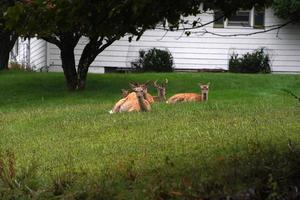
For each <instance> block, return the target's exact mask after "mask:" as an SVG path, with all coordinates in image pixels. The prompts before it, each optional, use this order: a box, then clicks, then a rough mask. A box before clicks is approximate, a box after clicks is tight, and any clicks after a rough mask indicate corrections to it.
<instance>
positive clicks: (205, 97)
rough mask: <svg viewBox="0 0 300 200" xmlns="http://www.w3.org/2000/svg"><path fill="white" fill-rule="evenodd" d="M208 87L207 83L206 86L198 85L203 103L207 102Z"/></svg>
mask: <svg viewBox="0 0 300 200" xmlns="http://www.w3.org/2000/svg"><path fill="white" fill-rule="evenodd" d="M209 85H210V83H207V84H202V83H199V86H200V88H201V93H202V97H203V100H205V101H206V100H208V90H209Z"/></svg>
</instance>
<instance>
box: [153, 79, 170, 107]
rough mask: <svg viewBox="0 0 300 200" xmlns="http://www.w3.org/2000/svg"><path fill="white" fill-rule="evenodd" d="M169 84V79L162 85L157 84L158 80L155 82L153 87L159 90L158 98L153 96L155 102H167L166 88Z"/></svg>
mask: <svg viewBox="0 0 300 200" xmlns="http://www.w3.org/2000/svg"><path fill="white" fill-rule="evenodd" d="M167 84H168V79H166V80H165V82H163V83H162V84H161V85H159V84H157V80H156V81H154V83H153V85H154V87H155V88H156V90H157V96H153V99H154V101H155V102H162V101H166V100H167V99H166V87H167Z"/></svg>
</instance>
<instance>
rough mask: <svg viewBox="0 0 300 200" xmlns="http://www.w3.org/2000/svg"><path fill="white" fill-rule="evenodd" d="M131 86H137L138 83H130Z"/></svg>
mask: <svg viewBox="0 0 300 200" xmlns="http://www.w3.org/2000/svg"><path fill="white" fill-rule="evenodd" d="M129 85H130V87H132V88H135V87H137V85H136V83H129Z"/></svg>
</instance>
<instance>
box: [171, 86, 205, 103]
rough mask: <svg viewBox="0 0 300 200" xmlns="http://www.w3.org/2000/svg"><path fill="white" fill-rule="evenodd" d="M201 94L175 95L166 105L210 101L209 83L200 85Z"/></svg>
mask: <svg viewBox="0 0 300 200" xmlns="http://www.w3.org/2000/svg"><path fill="white" fill-rule="evenodd" d="M199 86H200V88H201V93H200V94H197V93H179V94H175V95H173V96H172V97H170V98H169V99H168V101H167V102H166V103H168V104H172V103H177V102H195V101H207V100H208V89H209V83H207V84H201V83H200V84H199Z"/></svg>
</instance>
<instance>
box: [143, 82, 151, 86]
mask: <svg viewBox="0 0 300 200" xmlns="http://www.w3.org/2000/svg"><path fill="white" fill-rule="evenodd" d="M149 83H151V81H147V82H146V83H144V84H143V85H145V86H146V87H147V86H148V85H149Z"/></svg>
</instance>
